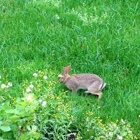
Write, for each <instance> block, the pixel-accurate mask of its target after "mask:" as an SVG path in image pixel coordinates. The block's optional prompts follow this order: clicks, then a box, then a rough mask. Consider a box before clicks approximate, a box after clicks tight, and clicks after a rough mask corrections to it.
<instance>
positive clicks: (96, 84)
mask: <svg viewBox="0 0 140 140" xmlns="http://www.w3.org/2000/svg"><path fill="white" fill-rule="evenodd" d="M70 69H71V66H67V67H64V68H63V72H62V73H61V74H59V75H58V81H59V82H61V83H63V84H65V85H66V86H67V88H69V89H71V90H72V92H74V93H76V92H77V91H78V90H79V89H87V91H85V93H91V94H94V95H98V99H101V97H102V92H101V90H102V89H103V88H104V87H105V86H106V83H104V82H103V80H102V78H100V77H99V76H98V75H96V74H86V73H83V74H72V75H69V72H70Z"/></svg>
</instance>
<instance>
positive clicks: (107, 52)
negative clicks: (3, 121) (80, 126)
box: [0, 0, 140, 135]
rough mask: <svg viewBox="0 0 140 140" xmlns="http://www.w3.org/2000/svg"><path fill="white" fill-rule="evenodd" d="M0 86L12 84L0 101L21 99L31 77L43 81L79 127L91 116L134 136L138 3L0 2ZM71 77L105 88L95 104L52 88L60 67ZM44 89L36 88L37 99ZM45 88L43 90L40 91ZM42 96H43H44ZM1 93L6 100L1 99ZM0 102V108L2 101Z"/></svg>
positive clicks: (138, 94) (139, 61)
mask: <svg viewBox="0 0 140 140" xmlns="http://www.w3.org/2000/svg"><path fill="white" fill-rule="evenodd" d="M0 3H1V4H0V60H1V64H0V75H1V76H2V78H1V83H0V84H2V83H8V82H12V84H13V86H12V88H11V89H10V90H9V91H5V92H4V91H3V90H0V97H1V99H2V97H3V98H4V99H7V100H8V99H9V96H10V97H14V98H18V97H20V98H21V97H22V96H23V91H24V90H25V88H24V85H26V86H27V83H30V82H32V80H33V79H32V78H33V77H32V75H33V73H35V72H37V73H38V72H39V71H43V73H45V75H47V76H48V79H49V82H50V83H51V82H52V83H53V82H56V83H55V84H53V87H52V88H51V90H52V91H51V90H49V92H53V93H54V94H56V95H57V96H58V97H59V93H62V92H64V91H66V92H67V94H65V95H63V96H62V95H61V94H60V95H61V96H62V99H63V100H64V104H65V103H66V104H68V105H69V108H70V110H71V114H73V115H74V116H76V118H77V121H78V122H82V121H81V120H82V117H83V114H85V112H87V111H91V112H93V114H94V117H100V118H101V119H102V120H103V123H105V124H106V123H109V122H112V121H113V122H116V121H117V120H121V119H124V120H126V121H127V122H129V123H130V124H131V126H132V127H133V132H134V133H135V134H136V135H138V134H139V133H140V127H139V125H138V124H140V110H139V109H140V102H139V101H140V46H139V45H140V41H139V38H140V28H139V24H140V17H139V13H140V11H139V9H138V7H139V2H138V1H136V0H134V1H128V0H125V1H116V0H114V1H109V0H108V1H106V0H105V1H94V2H93V1H91V0H88V1H85V0H75V1H72V0H69V1H67V0H62V1H58V0H51V1H49V0H42V1H41V0H30V1H27V0H22V1H20V0H4V1H2V0H1V2H0ZM69 64H70V65H72V70H71V74H72V73H85V72H86V73H96V74H98V75H100V76H101V77H102V78H103V79H104V81H105V82H106V83H107V87H106V88H105V89H104V90H103V98H102V99H101V100H100V101H99V102H98V100H97V98H96V97H95V96H92V95H85V94H83V91H82V90H80V91H79V92H78V93H77V94H73V93H72V92H71V91H70V90H68V89H67V88H66V87H65V86H63V85H60V84H59V83H57V76H58V74H60V73H61V71H62V67H64V66H67V65H69ZM44 88H45V87H42V89H41V92H40V94H36V95H37V97H40V96H42V95H43V94H47V93H44V90H43V89H44ZM46 88H47V87H46ZM45 91H46V90H45ZM5 93H6V94H5ZM0 102H3V101H2V100H1V101H0Z"/></svg>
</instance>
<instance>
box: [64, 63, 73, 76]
mask: <svg viewBox="0 0 140 140" xmlns="http://www.w3.org/2000/svg"><path fill="white" fill-rule="evenodd" d="M70 69H71V66H70V65H69V66H67V67H64V68H63V72H64V73H65V74H68V73H69V72H70Z"/></svg>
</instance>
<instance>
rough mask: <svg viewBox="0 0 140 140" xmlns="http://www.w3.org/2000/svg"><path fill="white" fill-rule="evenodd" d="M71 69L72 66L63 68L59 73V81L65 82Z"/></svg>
mask: <svg viewBox="0 0 140 140" xmlns="http://www.w3.org/2000/svg"><path fill="white" fill-rule="evenodd" d="M70 69H71V66H67V67H65V68H63V72H62V73H61V74H59V75H58V81H59V82H60V83H65V81H66V79H67V78H68V77H69V74H68V73H69V71H70Z"/></svg>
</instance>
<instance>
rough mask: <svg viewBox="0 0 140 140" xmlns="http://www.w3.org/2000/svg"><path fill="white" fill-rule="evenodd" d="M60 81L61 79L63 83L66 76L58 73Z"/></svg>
mask: <svg viewBox="0 0 140 140" xmlns="http://www.w3.org/2000/svg"><path fill="white" fill-rule="evenodd" d="M58 81H59V82H60V83H63V81H64V76H63V75H62V74H59V75H58Z"/></svg>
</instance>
